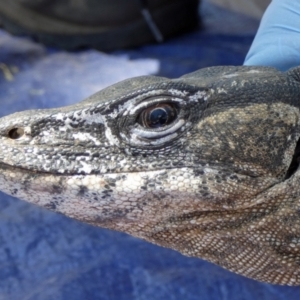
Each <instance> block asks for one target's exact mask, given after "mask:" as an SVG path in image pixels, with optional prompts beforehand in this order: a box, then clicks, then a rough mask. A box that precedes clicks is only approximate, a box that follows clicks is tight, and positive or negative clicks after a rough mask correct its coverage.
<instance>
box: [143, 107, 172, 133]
mask: <svg viewBox="0 0 300 300" xmlns="http://www.w3.org/2000/svg"><path fill="white" fill-rule="evenodd" d="M176 117H177V110H176V108H175V107H173V106H171V105H170V104H159V105H156V106H151V107H148V108H146V109H145V110H144V111H143V112H142V113H141V114H140V118H139V119H140V120H139V121H140V122H139V123H140V124H141V125H143V126H144V127H147V128H160V127H163V126H166V125H169V124H171V123H172V122H173V121H174V120H175V119H176Z"/></svg>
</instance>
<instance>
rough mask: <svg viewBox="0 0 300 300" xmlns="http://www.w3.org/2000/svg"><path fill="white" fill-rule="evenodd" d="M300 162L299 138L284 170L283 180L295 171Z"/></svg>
mask: <svg viewBox="0 0 300 300" xmlns="http://www.w3.org/2000/svg"><path fill="white" fill-rule="evenodd" d="M299 164H300V139H299V140H298V142H297V145H296V147H295V150H294V155H293V158H292V161H291V164H290V166H289V168H288V170H287V172H286V175H285V180H287V179H289V178H290V177H291V176H292V175H294V174H295V173H296V171H297V170H298V167H299Z"/></svg>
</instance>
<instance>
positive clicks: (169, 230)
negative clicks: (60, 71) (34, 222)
mask: <svg viewBox="0 0 300 300" xmlns="http://www.w3.org/2000/svg"><path fill="white" fill-rule="evenodd" d="M298 73H299V70H298V69H297V68H296V69H293V70H290V71H289V72H287V73H281V72H279V71H277V70H275V69H273V68H266V67H213V68H207V69H203V70H199V71H197V72H194V73H191V74H188V75H185V76H183V77H181V78H179V79H173V80H170V79H167V78H160V77H151V76H145V77H138V78H132V79H129V80H126V81H123V82H121V83H118V84H116V85H113V86H111V87H109V88H107V89H105V90H103V91H100V92H99V93H97V94H95V95H93V96H92V97H90V98H88V99H86V100H85V101H83V102H81V103H79V104H76V105H73V106H68V107H64V108H59V109H50V110H36V111H25V112H20V113H16V114H13V115H10V116H7V117H4V118H2V119H0V135H1V137H0V138H1V145H0V169H1V172H0V189H1V190H3V191H4V192H6V193H7V194H10V195H13V196H15V197H18V198H20V199H24V200H26V201H28V202H31V203H34V204H37V205H39V206H42V207H45V208H48V209H51V210H53V211H57V212H61V213H63V214H65V215H67V216H69V217H71V218H75V219H77V220H80V221H83V222H87V223H90V224H93V225H97V226H101V227H106V228H111V229H115V230H119V231H123V232H127V233H129V234H132V235H134V236H137V237H140V238H142V239H145V240H147V241H150V242H153V243H156V244H159V245H162V246H165V247H170V248H173V249H176V250H178V251H180V252H181V253H183V254H185V255H188V256H197V257H201V258H204V259H206V260H208V261H211V262H214V263H216V264H218V265H221V266H223V267H224V268H227V269H229V270H232V271H234V272H237V273H239V274H243V275H245V276H248V277H251V278H254V279H257V280H261V281H266V282H270V283H275V284H288V285H298V284H300V185H299V180H300V178H299V177H300V172H299V171H298V169H297V168H298V164H299V163H298V154H299V153H298V152H299V145H298V144H297V142H298V140H299V137H300V118H299V117H300V111H299V108H300V101H299V99H300V82H299V75H298ZM154 111H155V113H153V112H154ZM157 112H159V113H161V114H162V115H163V116H167V117H168V118H169V119H168V118H165V119H164V118H162V119H159V118H161V117H158V116H157ZM157 118H158V119H159V120H158V119H157ZM153 120H154V121H155V122H156V121H157V120H158V121H159V122H158V123H157V124H156V123H155V122H154V121H153ZM153 122H154V123H153ZM149 124H150V125H149ZM153 124H154V125H155V126H154V125H153ZM149 126H150V127H149Z"/></svg>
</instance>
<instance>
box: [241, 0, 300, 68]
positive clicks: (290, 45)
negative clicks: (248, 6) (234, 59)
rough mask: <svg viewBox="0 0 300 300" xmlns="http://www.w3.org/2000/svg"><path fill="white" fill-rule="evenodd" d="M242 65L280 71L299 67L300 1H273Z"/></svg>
mask: <svg viewBox="0 0 300 300" xmlns="http://www.w3.org/2000/svg"><path fill="white" fill-rule="evenodd" d="M244 64H245V65H248V66H251V65H260V66H272V67H275V68H277V69H279V70H281V71H285V70H287V69H289V68H291V67H295V66H299V65H300V1H299V0H273V1H272V2H271V4H270V5H269V7H268V9H267V10H266V12H265V14H264V16H263V18H262V21H261V23H260V27H259V29H258V32H257V34H256V37H255V39H254V41H253V44H252V46H251V48H250V50H249V52H248V54H247V56H246V60H245V63H244Z"/></svg>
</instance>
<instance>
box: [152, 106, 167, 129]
mask: <svg viewBox="0 0 300 300" xmlns="http://www.w3.org/2000/svg"><path fill="white" fill-rule="evenodd" d="M167 121H168V112H167V111H166V110H164V109H162V108H154V109H153V110H152V111H151V112H150V113H149V114H148V119H147V123H148V124H151V126H150V127H160V126H164V125H165V124H166V123H167Z"/></svg>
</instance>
